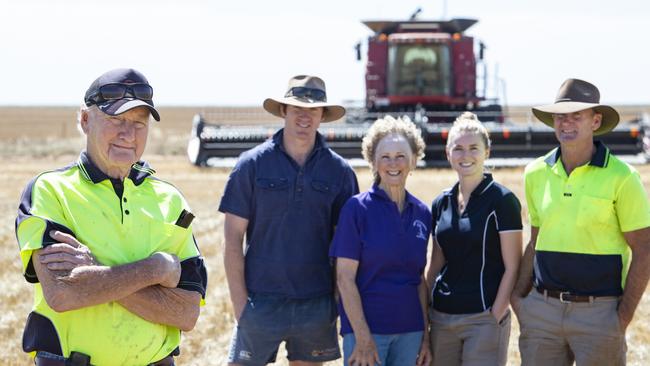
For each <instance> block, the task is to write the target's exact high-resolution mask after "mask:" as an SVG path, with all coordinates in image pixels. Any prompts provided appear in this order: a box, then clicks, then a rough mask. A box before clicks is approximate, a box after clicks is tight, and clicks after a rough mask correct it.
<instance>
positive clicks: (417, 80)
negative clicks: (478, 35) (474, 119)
mask: <svg viewBox="0 0 650 366" xmlns="http://www.w3.org/2000/svg"><path fill="white" fill-rule="evenodd" d="M476 23H477V20H476V19H451V20H441V21H420V20H408V21H364V22H363V24H365V25H366V26H367V27H368V28H369V29H370V30H372V31H373V32H374V34H373V35H372V36H370V37H369V39H368V56H367V67H366V108H367V110H368V112H369V113H371V114H372V113H413V112H416V111H418V110H424V111H426V112H427V113H426V117H427V120H428V121H429V122H451V121H453V119H454V118H455V116H456V115H458V112H462V111H467V110H469V111H474V112H477V113H478V114H482V115H483V116H482V117H484V118H483V119H484V120H491V121H498V122H503V115H502V114H501V113H500V112H501V106H500V105H499V104H494V103H492V104H491V105H490V106H489V107H486V106H485V105H484V104H485V103H486V102H488V103H489V102H490V101H486V98H485V85H486V81H487V80H486V75H485V73H483V79H482V80H480V81H481V84H482V85H483V92H482V93H478V92H477V84H478V81H479V80H478V78H477V57H476V56H477V55H476V54H477V53H478V55H479V57H478V61H480V60H481V58H482V54H483V48H484V46H483V44H482V43H477V44H478V46H477V47H478V48H479V52H474V48H475V41H474V38H473V37H471V36H467V35H465V34H464V32H465V31H466V30H467V29H468V28H470V27H471V26H472V25H474V24H476ZM492 102H494V101H492ZM483 112H489V113H483ZM369 116H370V115H369Z"/></svg>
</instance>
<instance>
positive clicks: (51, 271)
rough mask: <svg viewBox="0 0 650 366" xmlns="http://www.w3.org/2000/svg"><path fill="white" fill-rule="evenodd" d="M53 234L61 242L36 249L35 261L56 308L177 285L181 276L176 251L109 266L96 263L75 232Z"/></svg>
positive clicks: (45, 293)
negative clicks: (150, 287)
mask: <svg viewBox="0 0 650 366" xmlns="http://www.w3.org/2000/svg"><path fill="white" fill-rule="evenodd" d="M51 236H52V238H53V239H55V240H58V241H59V242H60V243H59V244H54V245H51V246H48V247H46V248H43V249H39V250H36V251H34V252H33V253H32V262H33V264H34V270H35V271H36V275H37V276H38V279H39V282H40V283H41V286H42V288H43V296H44V297H45V301H46V302H47V304H48V305H49V306H50V307H51V308H52V309H54V310H55V311H58V312H63V311H69V310H76V309H80V308H84V307H87V306H93V305H98V304H103V303H107V302H110V301H117V300H120V299H122V298H125V297H127V296H129V295H131V294H133V293H135V292H137V291H139V290H142V289H144V288H146V287H149V286H154V285H162V286H165V287H175V286H176V285H177V284H178V281H179V279H180V273H181V268H180V263H179V261H178V258H177V257H176V256H175V255H172V254H167V253H160V252H158V253H154V254H153V255H151V256H150V257H149V258H145V259H143V260H140V261H137V262H133V263H128V264H124V265H119V266H114V267H109V266H104V265H101V264H98V263H96V262H95V261H94V258H92V255H90V253H89V251H88V250H87V247H85V246H84V245H83V244H81V243H79V242H78V241H77V240H76V239H75V238H74V237H72V236H71V235H67V234H63V233H61V232H54V233H52V234H51ZM66 244H67V245H66ZM80 253H81V254H80ZM83 253H86V254H85V255H84V254H83Z"/></svg>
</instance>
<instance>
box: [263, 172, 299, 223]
mask: <svg viewBox="0 0 650 366" xmlns="http://www.w3.org/2000/svg"><path fill="white" fill-rule="evenodd" d="M255 186H256V188H257V189H258V194H257V197H256V203H257V208H256V214H257V215H259V216H262V217H263V216H272V215H277V214H278V213H283V212H286V210H287V208H288V205H289V198H290V195H289V192H290V190H289V188H290V186H291V184H290V183H289V179H287V178H257V179H256V180H255Z"/></svg>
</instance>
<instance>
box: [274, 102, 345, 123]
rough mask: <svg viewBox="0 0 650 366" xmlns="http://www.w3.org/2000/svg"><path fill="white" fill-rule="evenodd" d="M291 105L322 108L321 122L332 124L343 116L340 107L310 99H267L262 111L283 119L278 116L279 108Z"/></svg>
mask: <svg viewBox="0 0 650 366" xmlns="http://www.w3.org/2000/svg"><path fill="white" fill-rule="evenodd" d="M283 104H284V105H292V106H295V107H301V108H319V107H322V108H324V109H325V110H324V112H323V120H322V122H332V121H336V120H339V119H341V118H343V116H345V108H343V107H342V106H340V105H337V104H330V103H327V102H316V101H313V100H311V99H304V98H291V97H289V98H280V99H273V98H267V99H265V100H264V103H263V104H262V106H263V107H264V109H265V110H266V111H267V112H269V113H271V114H272V115H274V116H276V117H280V118H284V117H283V116H282V115H281V114H280V107H281V106H282V105H283Z"/></svg>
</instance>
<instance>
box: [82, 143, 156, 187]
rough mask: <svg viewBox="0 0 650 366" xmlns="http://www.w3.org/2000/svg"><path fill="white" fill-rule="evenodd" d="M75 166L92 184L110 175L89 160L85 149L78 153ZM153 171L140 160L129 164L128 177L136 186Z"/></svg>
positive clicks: (153, 171)
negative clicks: (131, 164)
mask: <svg viewBox="0 0 650 366" xmlns="http://www.w3.org/2000/svg"><path fill="white" fill-rule="evenodd" d="M77 166H79V169H80V170H81V173H82V174H83V176H84V177H85V178H86V179H88V180H90V181H91V182H93V183H94V184H97V183H100V182H103V181H104V180H106V179H111V177H109V176H108V175H106V173H104V172H103V171H101V170H100V169H99V168H98V167H97V165H95V163H93V162H92V160H90V157H89V156H88V152H86V151H82V152H81V154H80V155H79V160H78V162H77ZM153 173H155V170H153V169H152V168H151V167H150V166H149V164H148V163H147V162H146V161H142V160H141V161H138V162H137V163H135V164H133V166H131V171H130V172H129V176H128V178H129V179H131V181H133V183H134V184H135V185H136V186H137V185H140V184H141V183H142V182H144V180H145V178H147V177H149V176H150V175H153Z"/></svg>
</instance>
